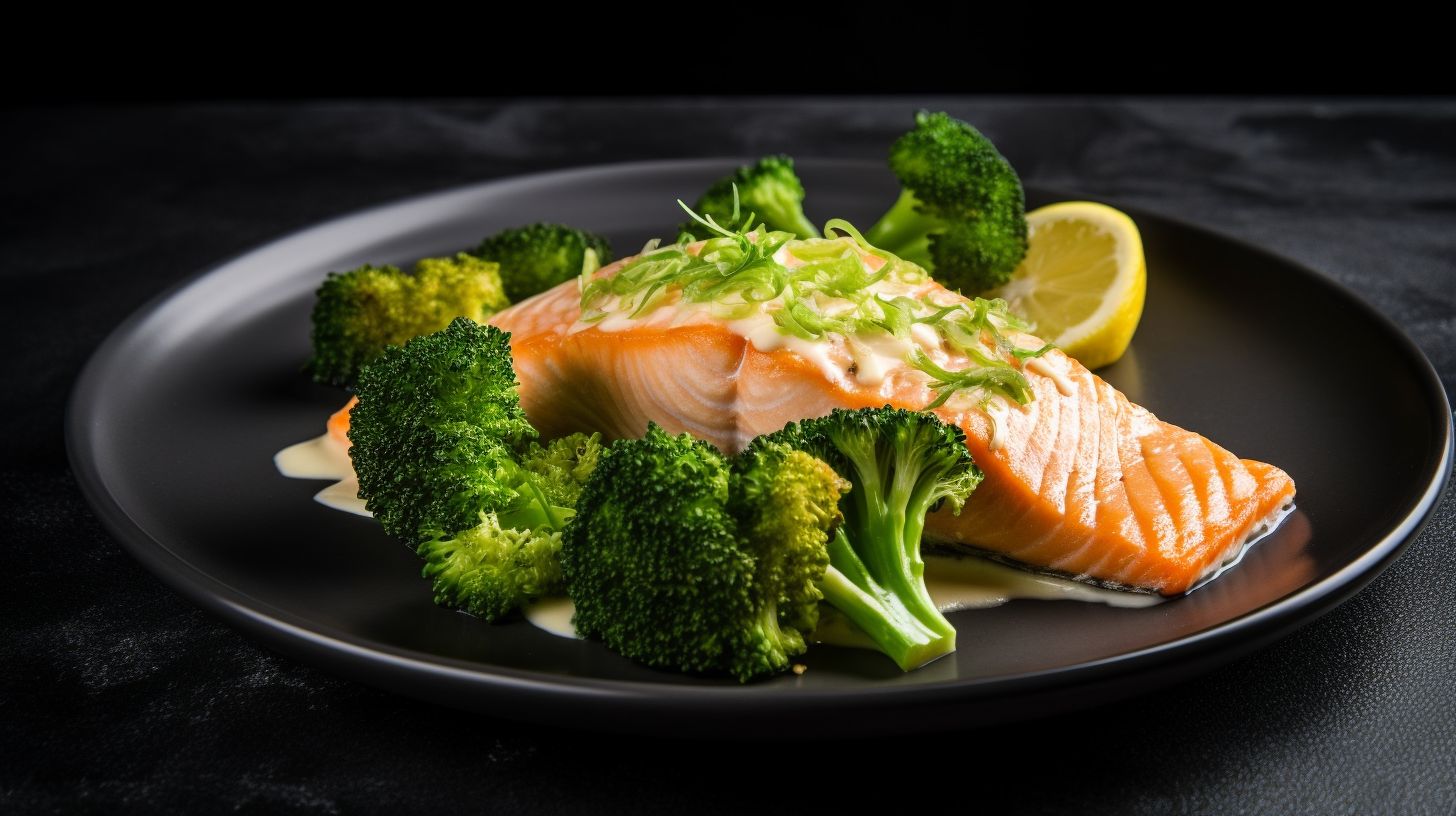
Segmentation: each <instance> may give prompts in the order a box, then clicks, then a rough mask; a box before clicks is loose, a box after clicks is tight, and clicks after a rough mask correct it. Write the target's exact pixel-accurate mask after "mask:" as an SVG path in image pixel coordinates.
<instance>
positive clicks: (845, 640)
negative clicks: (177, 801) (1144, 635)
mask: <svg viewBox="0 0 1456 816" xmlns="http://www.w3.org/2000/svg"><path fill="white" fill-rule="evenodd" d="M925 588H926V589H927V590H928V591H929V592H930V597H931V599H932V600H934V601H935V606H936V608H937V609H939V610H940V611H942V612H956V611H959V610H962V609H990V608H991V607H993V606H1000V605H1001V604H1004V603H1006V602H1007V601H1011V600H1014V599H1017V598H1027V599H1034V600H1042V601H1082V602H1084V603H1103V604H1107V605H1108V606H1116V607H1124V608H1128V609H1142V608H1145V607H1149V606H1154V605H1156V604H1160V603H1162V602H1163V601H1164V600H1165V599H1164V598H1163V597H1162V596H1160V595H1146V594H1140V593H1135V592H1118V591H1117V590H1113V589H1103V588H1101V587H1095V586H1090V585H1088V584H1083V583H1079V582H1077V581H1073V580H1070V579H1067V578H1055V577H1052V576H1049V575H1037V574H1036V573H1033V572H1027V571H1025V570H1019V569H1015V568H1013V567H1008V566H1006V565H1004V564H998V563H996V562H995V561H991V560H989V559H985V558H978V557H976V556H970V555H968V556H960V555H940V554H930V555H926V556H925ZM575 611H576V607H574V606H573V605H572V603H571V599H570V598H542V599H540V600H538V601H536V602H534V603H531V604H529V605H527V606H525V607H522V609H521V612H522V613H524V615H525V617H526V620H527V621H529V622H530V623H531V624H533V625H535V626H536V627H537V628H540V629H544V630H545V631H547V632H550V633H551V634H553V635H558V636H560V637H569V638H574V637H576V636H577V635H576V629H575V628H573V627H572V625H571V616H572V615H573V614H574V613H575ZM810 640H811V641H812V642H814V643H825V644H831V645H835V646H854V647H861V648H866V649H874V648H876V647H875V645H874V643H873V642H872V641H871V640H870V639H869V637H868V636H867V635H865V633H864V632H862V631H860V629H859V628H858V627H857V626H855V625H854V623H853V622H851V621H850V620H849V619H848V618H846V617H844V615H842V614H840V613H839V611H838V610H836V609H834V608H833V607H831V606H821V607H820V613H819V626H818V628H816V629H815V630H814V633H813V634H812V635H811V636H810Z"/></svg>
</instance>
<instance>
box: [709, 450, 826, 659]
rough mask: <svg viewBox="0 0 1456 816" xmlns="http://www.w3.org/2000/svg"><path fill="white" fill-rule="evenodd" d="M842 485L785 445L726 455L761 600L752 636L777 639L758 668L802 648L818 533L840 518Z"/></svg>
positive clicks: (817, 576) (817, 566)
mask: <svg viewBox="0 0 1456 816" xmlns="http://www.w3.org/2000/svg"><path fill="white" fill-rule="evenodd" d="M849 488H850V485H849V482H847V481H845V480H844V479H842V478H840V477H839V475H838V474H837V473H835V472H834V469H833V468H831V467H830V466H829V465H828V463H826V462H824V461H823V460H821V459H816V458H814V457H813V456H810V455H809V454H807V453H805V452H804V451H801V450H795V449H793V448H790V447H789V446H787V445H776V444H773V443H765V444H763V445H759V446H757V447H755V448H754V449H753V450H752V451H748V452H745V453H743V454H742V455H740V456H739V457H738V458H737V459H735V460H734V462H733V481H732V484H731V486H730V492H729V510H730V511H731V512H732V513H733V516H734V518H736V519H737V520H738V533H739V536H740V537H741V538H742V539H743V541H744V542H745V543H746V544H747V545H748V547H749V548H750V550H751V551H752V552H753V556H754V559H755V570H754V585H755V587H757V592H758V594H759V596H760V598H761V599H762V603H763V606H762V611H761V612H760V614H759V623H758V626H757V630H756V632H755V635H756V638H755V639H756V640H757V639H761V640H762V641H765V642H775V641H777V642H778V643H779V644H780V646H779V648H778V649H776V650H775V651H773V652H772V653H771V657H772V659H771V660H770V661H769V663H768V664H767V665H766V666H765V667H764V673H768V672H772V671H780V670H782V669H783V667H784V666H786V665H787V664H788V657H789V656H791V655H795V654H801V653H802V652H803V651H804V650H805V648H806V644H805V642H804V636H805V635H807V634H808V633H810V632H812V631H814V627H815V626H817V625H818V623H819V602H820V601H821V600H823V599H824V594H823V593H822V592H820V590H819V587H818V582H819V581H820V580H822V578H823V576H824V571H825V570H826V569H828V567H829V551H828V549H827V547H826V538H825V532H826V531H827V530H831V529H833V528H834V527H837V526H838V525H839V523H840V522H841V521H843V520H844V518H843V516H842V515H841V514H840V511H839V498H840V496H841V495H843V494H844V492H845V491H847V490H849Z"/></svg>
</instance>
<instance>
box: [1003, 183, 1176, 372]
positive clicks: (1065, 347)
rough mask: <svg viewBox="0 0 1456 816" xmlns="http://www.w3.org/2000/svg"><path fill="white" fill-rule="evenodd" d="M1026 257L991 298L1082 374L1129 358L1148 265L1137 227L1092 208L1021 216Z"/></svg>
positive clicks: (1083, 205) (1073, 206)
mask: <svg viewBox="0 0 1456 816" xmlns="http://www.w3.org/2000/svg"><path fill="white" fill-rule="evenodd" d="M1026 225H1027V242H1028V247H1027V253H1026V258H1025V259H1024V260H1022V262H1021V265H1020V266H1018V267H1017V268H1016V271H1015V272H1014V273H1013V274H1012V276H1011V280H1009V281H1007V283H1006V285H1005V286H1002V287H1001V288H1000V289H998V290H995V291H993V292H992V293H990V294H991V295H992V296H994V297H1000V298H1005V299H1006V301H1007V303H1008V304H1009V305H1010V307H1011V311H1012V312H1015V313H1016V314H1019V315H1021V316H1022V317H1024V318H1026V319H1027V320H1029V321H1031V322H1032V324H1033V329H1032V330H1033V332H1034V333H1035V334H1036V335H1037V336H1038V337H1041V338H1043V339H1045V340H1050V341H1051V342H1053V343H1056V344H1057V346H1058V347H1060V348H1061V349H1062V351H1064V352H1066V353H1067V354H1068V355H1069V356H1071V357H1075V358H1076V359H1077V360H1078V361H1079V362H1081V363H1082V365H1084V366H1086V367H1088V368H1098V367H1100V366H1104V365H1107V364H1109V363H1112V362H1114V361H1116V360H1117V358H1119V357H1121V356H1122V353H1123V352H1124V351H1126V350H1127V346H1128V343H1130V342H1131V341H1132V336H1133V333H1134V332H1135V331H1136V330H1137V324H1138V320H1139V319H1140V318H1141V317H1142V313H1143V300H1144V298H1145V297H1146V294H1147V264H1146V261H1145V260H1144V259H1143V242H1142V236H1141V235H1139V233H1138V229H1137V225H1136V224H1134V223H1133V221H1132V219H1131V218H1128V217H1127V216H1126V215H1125V214H1123V213H1122V212H1120V211H1118V210H1116V209H1113V208H1112V207H1108V206H1107V205H1105V204H1097V203H1094V202H1091V201H1067V202H1063V203H1060V204H1051V205H1049V206H1046V207H1041V208H1040V209H1036V210H1033V211H1031V212H1029V213H1027V214H1026Z"/></svg>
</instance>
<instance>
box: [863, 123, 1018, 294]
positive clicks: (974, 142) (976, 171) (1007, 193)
mask: <svg viewBox="0 0 1456 816" xmlns="http://www.w3.org/2000/svg"><path fill="white" fill-rule="evenodd" d="M890 169H891V170H892V171H894V173H895V175H896V177H898V178H899V179H900V184H901V186H902V187H903V188H904V189H903V191H902V192H901V194H900V198H899V200H897V201H896V202H895V205H894V206H893V207H891V208H890V211H889V212H887V213H885V215H884V216H883V217H882V218H881V219H880V220H879V221H878V222H877V223H876V224H875V225H874V226H873V227H871V228H870V229H869V231H868V232H866V233H865V240H867V241H869V242H870V243H871V244H873V245H875V246H877V247H879V248H881V249H884V250H888V251H890V252H893V253H895V254H896V255H899V256H900V257H901V258H903V259H905V260H907V261H911V262H913V263H917V264H920V265H921V266H923V267H925V268H926V269H927V270H929V271H930V272H931V274H932V275H934V276H935V278H936V280H938V281H940V282H941V283H942V284H944V285H945V286H947V287H949V288H951V289H957V290H960V291H963V292H965V293H967V294H975V293H976V292H981V291H984V290H987V289H992V288H995V287H997V286H1000V285H1002V284H1004V283H1005V282H1006V281H1007V280H1009V279H1010V277H1011V273H1012V272H1013V271H1015V270H1016V266H1017V264H1019V263H1021V259H1022V258H1024V257H1026V196H1025V194H1024V192H1023V191H1022V189H1021V180H1020V179H1019V178H1017V175H1016V171H1015V170H1013V169H1011V165H1010V164H1009V163H1008V162H1007V161H1006V159H1005V158H1004V157H1003V156H1002V155H1001V154H1000V153H998V152H997V151H996V147H995V146H994V145H992V144H991V141H990V140H989V139H987V138H986V137H985V136H982V135H981V133H980V132H979V131H977V130H976V129H975V128H973V127H971V126H970V125H968V124H966V123H965V122H962V121H960V120H958V119H952V118H951V117H949V116H947V115H946V114H944V113H929V112H927V111H921V112H920V113H918V114H916V116H915V130H913V131H911V132H909V133H907V134H905V135H904V136H901V137H900V138H899V139H897V140H896V141H895V143H894V145H892V146H891V147H890Z"/></svg>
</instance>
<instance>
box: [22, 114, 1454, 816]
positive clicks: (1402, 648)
mask: <svg viewBox="0 0 1456 816" xmlns="http://www.w3.org/2000/svg"><path fill="white" fill-rule="evenodd" d="M922 106H925V107H931V108H935V109H944V110H947V111H949V112H950V113H952V114H953V115H956V116H958V117H961V118H964V119H967V120H968V121H970V122H972V123H974V124H976V125H977V126H978V127H980V128H981V129H982V130H984V131H985V132H986V134H987V135H988V136H990V137H991V138H992V139H993V140H994V141H995V142H996V143H997V145H998V146H999V147H1000V148H1001V149H1002V151H1003V152H1004V153H1005V154H1006V155H1007V157H1008V158H1009V159H1010V160H1011V162H1012V163H1013V165H1015V167H1016V168H1017V169H1018V171H1019V172H1020V173H1021V174H1022V177H1023V178H1024V179H1026V180H1029V181H1035V182H1039V183H1044V184H1051V185H1058V186H1063V187H1069V188H1073V189H1079V190H1084V191H1087V192H1088V193H1093V194H1097V195H1099V196H1109V197H1115V198H1120V199H1123V200H1126V201H1130V202H1134V203H1137V204H1140V205H1143V206H1146V207H1148V208H1152V209H1156V210H1159V211H1162V212H1164V213H1167V214H1170V215H1175V216H1179V217H1182V218H1186V219H1188V220H1191V221H1195V222H1198V223H1201V224H1204V225H1207V226H1210V227H1214V228H1216V229H1220V230H1223V231H1225V232H1228V233H1230V234H1232V235H1235V236H1238V237H1240V238H1244V239H1247V240H1249V241H1253V242H1255V243H1258V244H1262V245H1264V246H1267V247H1270V248H1272V249H1274V250H1275V251H1278V252H1280V253H1283V254H1285V255H1287V256H1289V257H1292V258H1294V259H1296V260H1298V261H1301V262H1303V263H1305V264H1307V265H1309V266H1312V267H1314V268H1315V269H1318V270H1320V271H1321V272H1323V273H1325V274H1327V275H1329V276H1331V277H1332V278H1334V279H1336V280H1338V281H1340V282H1341V283H1343V284H1345V285H1347V286H1349V287H1351V288H1353V289H1354V290H1355V291H1357V292H1358V293H1360V294H1361V295H1363V296H1364V297H1365V298H1367V299H1368V300H1370V301H1371V302H1372V303H1374V304H1375V305H1376V306H1377V307H1378V308H1379V309H1381V310H1382V311H1384V312H1385V313H1386V314H1387V315H1389V316H1391V317H1392V318H1393V319H1395V320H1396V322H1397V323H1399V324H1400V325H1401V326H1402V327H1403V328H1404V329H1405V331H1406V332H1407V333H1408V334H1409V335H1410V336H1411V337H1412V338H1413V339H1414V340H1415V341H1416V343H1418V344H1419V345H1420V346H1421V348H1422V349H1423V350H1424V351H1425V353H1426V355H1427V356H1428V357H1429V358H1430V359H1431V361H1432V363H1433V364H1434V365H1435V366H1436V369H1437V370H1438V371H1439V372H1440V374H1441V377H1442V379H1443V381H1444V382H1445V384H1446V386H1447V389H1448V392H1449V389H1450V388H1451V386H1452V385H1453V384H1456V102H1452V101H1443V100H1413V99H1406V100H1399V101H1378V100H1361V99H1353V98H1331V99H1314V100H1310V99H1270V98H1261V99H1254V100H1247V99H1209V98H1204V99H1195V100H1187V99H1147V98H1143V99H1135V100H1123V99H1115V98H1106V97H1099V98H1089V99H1059V98H1047V97H1033V98H1009V97H1002V98H990V99H969V100H967V99H913V98H907V99H893V100H891V99H882V98H865V99H851V98H839V99H820V100H815V101H805V100H797V99H785V98H777V99H766V100H751V99H742V98H735V99H717V100H696V99H688V98H683V99H679V100H670V99H658V100H651V101H632V100H626V101H618V100H607V99H593V100H586V101H571V100H562V101H526V100H506V101H501V102H494V103H493V102H461V103H454V102H419V101H416V102H407V103H398V102H390V101H386V100H373V101H368V102H358V103H308V102H288V103H277V102H271V103H264V102H257V103H232V104H211V105H204V104H189V105H183V106H178V105H170V106H157V107H146V106H115V105H113V106H102V107H89V108H81V107H36V108H27V109H10V110H7V111H4V112H0V156H3V159H0V348H4V349H5V350H6V353H5V354H4V355H3V356H0V530H3V532H4V535H3V539H0V811H3V812H17V813H33V812H35V813H44V812H77V811H88V810H90V811H97V812H123V813H157V812H188V813H195V812H217V811H234V812H290V813H291V812H298V813H358V812H423V811H431V812H455V811H461V810H470V811H490V812H493V813H512V812H523V813H557V812H560V813H567V812H571V813H575V812H615V811H633V812H648V813H651V812H688V811H691V812H714V813H715V812H733V813H736V812H745V811H761V810H784V809H791V808H792V809H805V808H809V809H818V808H825V807H827V806H829V805H832V804H838V803H843V804H850V805H855V804H865V805H867V804H869V803H870V801H871V800H875V799H882V798H883V799H887V800H889V801H891V802H895V803H897V806H898V807H904V808H908V807H916V806H920V805H923V804H926V803H927V800H929V799H931V798H932V795H933V794H942V795H950V796H953V797H955V798H956V799H957V800H959V802H960V805H959V806H960V807H963V808H965V809H967V810H984V811H986V812H1033V813H1116V814H1122V813H1206V812H1290V811H1304V812H1321V813H1330V812H1430V813H1450V812H1456V582H1453V581H1452V580H1451V579H1450V578H1451V575H1452V572H1453V562H1456V558H1453V556H1456V509H1453V504H1452V503H1451V502H1449V501H1447V502H1445V503H1444V504H1443V505H1442V506H1441V508H1440V509H1439V510H1437V512H1436V515H1435V517H1434V518H1433V520H1432V521H1431V523H1430V525H1429V526H1428V527H1427V528H1426V530H1425V532H1424V533H1423V534H1422V535H1421V536H1420V538H1418V539H1417V540H1416V541H1415V542H1414V543H1413V544H1411V545H1410V547H1409V548H1408V549H1407V550H1406V552H1405V554H1404V555H1403V556H1402V557H1401V558H1400V560H1398V561H1397V562H1396V563H1395V564H1394V566H1392V567H1391V568H1390V569H1389V570H1388V571H1387V572H1386V573H1385V574H1384V575H1382V576H1381V577H1379V578H1378V579H1376V580H1375V581H1374V582H1373V583H1372V584H1371V585H1370V586H1369V587H1368V588H1366V589H1365V590H1364V591H1362V592H1361V593H1360V594H1359V595H1357V596H1356V597H1355V598H1353V599H1352V600H1350V601H1349V602H1347V603H1346V604H1344V605H1343V606H1341V607H1339V608H1338V609H1337V610H1335V611H1334V612H1332V613H1330V614H1328V615H1326V616H1325V617H1323V618H1321V619H1319V620H1317V621H1315V622H1314V623H1311V624H1309V625H1308V626H1306V627H1304V628H1303V629H1301V630H1299V631H1298V632H1296V633H1295V634H1293V635H1291V636H1289V637H1287V638H1285V639H1284V640H1282V641H1279V642H1278V643H1276V644H1274V645H1273V646H1270V647H1268V648H1266V649H1263V650H1261V651H1259V652H1257V653H1255V654H1253V655H1251V656H1249V657H1247V658H1244V659H1243V660H1240V661H1238V662H1236V663H1233V664H1231V665H1229V666H1227V667H1225V668H1223V669H1220V670H1218V671H1215V672H1213V673H1211V674H1208V675H1206V676H1204V677H1203V678H1201V679H1198V680H1195V681H1192V682H1189V683H1185V684H1183V685H1180V686H1176V687H1174V688H1171V689H1168V690H1166V691H1163V692H1160V693H1156V694H1152V695H1147V696H1143V697H1139V698H1135V699H1133V700H1129V701H1126V702H1123V703H1118V704H1115V705H1111V706H1107V707H1103V708H1098V709H1092V710H1087V711H1083V712H1078V713H1075V714H1070V715H1065V716H1061V717H1057V718H1053V719H1047V720H1042V721H1038V722H1032V723H1025V724H1021V725H1015V726H1004V727H997V728H992V729H983V730H974V731H966V732H958V733H950V734H942V735H935V736H928V737H923V738H898V739H885V740H877V741H865V742H853V741H841V742H834V743H816V744H768V745H764V744H730V743H716V742H676V741H670V740H662V739H641V738H624V737H615V736H610V735H595V734H588V733H575V732H570V731H561V730H552V729H543V728H539V727H535V726H530V725H523V724H517V723H511V722H505V721H500V720H493V719H489V718H485V717H480V716H476V715H469V714H463V713H460V712H456V711H453V710H450V709H445V708H439V707H436V706H432V705H427V704H424V703H419V702H415V701H413V700H409V699H405V698H401V697H396V696H392V695H389V694H386V693H384V692H381V691H377V690H375V689H372V688H369V687H366V686H362V685H359V684H356V683H353V682H351V681H346V680H342V679H339V678H337V677H334V676H331V675H328V674H325V673H322V672H319V671H316V670H313V669H310V668H308V667H305V666H302V665H300V664H297V663H294V662H293V661H291V660H288V659H285V658H283V657H280V656H278V655H276V654H274V653H272V652H270V651H268V650H266V649H264V648H261V647H259V646H257V645H255V644H253V643H251V642H250V641H248V640H246V639H244V638H242V637H241V636H239V635H238V634H236V633H235V632H233V631H232V630H230V629H228V628H226V627H224V626H222V625H221V624H220V623H218V622H217V621H216V620H214V619H212V618H211V617H209V616H207V615H205V614H204V613H202V612H200V611H199V610H197V609H196V608H194V607H192V606H191V605H190V604H188V603H187V602H185V601H183V600H182V599H181V598H180V597H178V596H177V595H175V594H174V593H173V592H171V591H170V590H168V589H167V588H166V587H164V586H163V585H162V584H161V583H160V582H158V581H157V580H156V579H155V578H153V577H152V576H151V575H150V574H148V573H147V572H145V571H144V570H143V569H142V568H141V567H140V566H139V565H138V564H136V563H135V562H134V561H132V559H131V558H130V557H128V556H127V555H126V554H125V553H124V552H122V550H121V549H120V547H119V546H118V545H117V544H116V543H115V542H114V541H113V540H112V539H111V538H110V536H108V535H107V534H106V532H105V531H104V530H102V528H101V527H100V525H99V524H98V523H97V521H96V520H95V519H94V518H93V517H92V515H91V513H90V512H89V510H88V509H87V507H86V504H85V501H84V500H83V499H82V498H81V495H80V493H79V492H78V490H77V488H76V485H75V482H74V480H73V478H72V476H71V474H70V471H69V469H68V466H67V462H66V455H65V446H64V439H63V435H62V417H63V412H64V409H65V403H66V398H67V395H68V393H69V391H70V387H71V384H72V382H73V381H74V379H75V377H76V375H77V374H78V373H79V371H80V368H81V366H82V365H83V364H84V363H85V361H86V359H87V357H88V355H89V354H90V353H91V351H92V350H93V349H94V348H95V347H96V345H97V344H98V343H100V342H101V340H102V339H103V338H104V337H105V336H106V334H107V333H108V332H109V331H110V330H111V329H112V328H113V327H115V326H116V325H117V324H118V323H119V322H120V321H121V320H122V319H123V318H124V317H125V316H126V315H127V314H129V313H130V312H131V311H132V310H134V309H136V308H137V307H139V306H140V305H142V304H143V303H145V302H146V301H147V300H148V299H149V298H151V297H152V296H154V295H155V294H157V293H158V292H159V291H161V290H162V289H164V288H165V287H167V286H168V285H170V284H172V283H174V282H176V281H178V280H180V279H182V278H184V277H186V276H188V275H190V274H192V273H194V272H195V271H197V270H198V269H201V268H203V267H205V266H208V265H211V264H213V263H215V262H217V261H218V260H221V259H223V258H226V257H228V256H230V255H233V254H236V253H238V252H241V251H244V250H246V249H248V248H250V247H252V246H254V245H257V244H259V243H261V242H265V241H268V240H270V239H272V238H275V237H277V236H279V235H281V234H284V233H287V232H290V231H292V230H295V229H298V228H301V227H304V226H307V225H309V224H311V223H313V222H315V221H318V220H320V219H324V218H328V217H331V216H334V215H339V214H342V213H346V212H349V211H351V210H354V209H358V208H361V207H366V206H369V205H372V204H377V203H381V202H385V201H389V200H391V199H394V198H397V197H400V196H407V195H412V194H416V193H422V192H428V191H431V190H436V189H439V188H442V187H447V186H451V185H456V184H462V183H466V182H473V181H480V180H484V179H490V178H496V177H501V176H506V175H514V174H519V173H527V172H532V171H536V170H544V169H550V168H559V167H568V166H576V165H584V164H594V163H601V162H617V161H629V160H639V159H660V158H672V157H686V156H718V155H758V154H763V153H769V152H780V151H782V152H787V153H790V154H793V155H798V156H841V157H860V158H880V157H882V156H883V155H884V151H885V149H886V147H887V146H888V144H889V143H890V141H892V140H893V138H894V137H895V136H896V135H898V134H899V133H901V132H903V131H904V130H906V129H907V128H908V127H909V124H910V114H911V113H912V112H913V111H914V110H915V109H916V108H918V107H922ZM811 194H812V191H811ZM1250 297H1258V293H1252V292H1251V293H1250ZM1296 308H1297V306H1296ZM1329 333H1330V337H1329V339H1330V344H1331V349H1332V352H1333V350H1334V349H1337V348H1338V343H1339V335H1340V327H1339V326H1331V327H1329ZM1270 351H1271V353H1275V354H1277V353H1278V350H1277V349H1271V350H1270ZM1350 393H1351V399H1379V372H1368V371H1367V372H1351V377H1350ZM1372 443H1373V439H1371V440H1349V444H1351V445H1364V444H1372ZM770 785H774V786H776V787H777V786H785V785H787V786H790V787H791V788H793V789H795V790H797V793H792V794H789V795H782V794H778V793H777V792H776V791H771V790H770V789H769V786H770Z"/></svg>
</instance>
